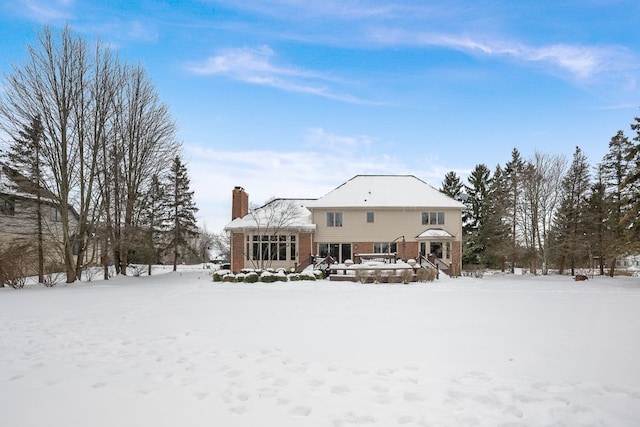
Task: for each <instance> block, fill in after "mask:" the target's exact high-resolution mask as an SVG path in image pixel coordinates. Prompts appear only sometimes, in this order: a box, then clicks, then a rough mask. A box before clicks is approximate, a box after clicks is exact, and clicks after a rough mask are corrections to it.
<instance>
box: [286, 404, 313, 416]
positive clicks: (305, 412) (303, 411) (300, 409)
mask: <svg viewBox="0 0 640 427" xmlns="http://www.w3.org/2000/svg"><path fill="white" fill-rule="evenodd" d="M289 413H290V414H291V415H298V416H301V417H307V416H309V414H311V408H309V407H308V406H296V407H294V408H291V410H290V411H289Z"/></svg>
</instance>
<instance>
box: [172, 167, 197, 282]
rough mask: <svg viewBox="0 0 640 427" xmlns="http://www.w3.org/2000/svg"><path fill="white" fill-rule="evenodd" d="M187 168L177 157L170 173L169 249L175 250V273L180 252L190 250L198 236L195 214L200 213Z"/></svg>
mask: <svg viewBox="0 0 640 427" xmlns="http://www.w3.org/2000/svg"><path fill="white" fill-rule="evenodd" d="M189 184H190V181H189V176H188V175H187V168H186V166H185V165H184V164H183V163H182V159H180V156H176V157H175V158H174V160H173V164H172V165H171V169H170V171H169V179H168V182H167V193H168V198H169V205H168V209H169V218H168V230H167V235H168V239H169V240H168V245H167V248H168V249H172V250H173V271H176V268H177V264H178V257H180V252H179V251H180V250H183V251H184V250H188V249H189V245H188V243H189V242H188V239H189V238H190V237H196V236H197V235H198V231H197V226H196V218H195V213H196V212H197V211H198V208H197V207H196V205H195V203H194V201H193V191H190V189H189Z"/></svg>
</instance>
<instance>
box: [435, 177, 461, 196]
mask: <svg viewBox="0 0 640 427" xmlns="http://www.w3.org/2000/svg"><path fill="white" fill-rule="evenodd" d="M462 187H463V184H462V181H461V180H460V177H459V176H458V175H457V174H456V173H455V172H454V171H451V172H447V174H446V175H445V176H444V180H443V181H442V188H441V189H440V192H441V193H443V194H446V195H447V196H449V197H451V198H453V199H456V200H458V201H459V200H461V196H462Z"/></svg>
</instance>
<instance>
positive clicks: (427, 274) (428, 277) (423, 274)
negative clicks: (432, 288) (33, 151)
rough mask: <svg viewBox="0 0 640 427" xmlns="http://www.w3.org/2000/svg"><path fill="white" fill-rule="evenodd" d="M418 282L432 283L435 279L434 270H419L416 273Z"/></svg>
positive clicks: (428, 268)
mask: <svg viewBox="0 0 640 427" xmlns="http://www.w3.org/2000/svg"><path fill="white" fill-rule="evenodd" d="M416 276H417V279H418V281H419V282H433V281H434V280H435V278H436V270H435V269H434V268H430V267H427V268H420V269H418V271H417V273H416Z"/></svg>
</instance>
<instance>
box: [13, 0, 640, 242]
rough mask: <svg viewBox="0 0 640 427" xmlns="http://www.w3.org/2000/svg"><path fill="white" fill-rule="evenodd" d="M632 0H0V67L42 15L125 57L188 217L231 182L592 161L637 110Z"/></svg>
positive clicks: (221, 199) (317, 182) (277, 184)
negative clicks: (191, 205)
mask: <svg viewBox="0 0 640 427" xmlns="http://www.w3.org/2000/svg"><path fill="white" fill-rule="evenodd" d="M638 16H640V3H639V2H637V1H635V0H633V1H631V0H630V1H625V0H620V1H616V0H576V1H563V0H557V1H553V2H551V1H550V2H542V1H500V0H494V1H491V0H487V1H473V0H449V1H446V2H444V1H410V0H398V1H394V0H371V1H356V0H354V1H349V0H343V1H333V0H327V1H307V0H265V1H254V0H243V1H235V0H201V1H177V0H172V1H168V0H167V1H144V0H143V1H132V0H113V1H108V2H102V1H100V2H98V1H95V2H91V1H81V0H9V1H4V0H2V1H1V2H0V40H1V42H0V71H2V72H4V73H6V72H8V71H10V64H20V62H21V61H22V60H23V59H24V58H25V56H26V46H27V44H28V43H31V42H33V41H34V40H35V37H36V32H37V31H39V30H40V29H41V28H42V25H43V24H49V25H51V26H52V27H53V28H54V29H57V28H61V27H62V26H63V25H64V24H65V23H69V24H70V25H71V27H72V29H73V30H74V31H75V32H76V33H78V34H80V35H82V36H83V37H85V38H87V39H89V40H95V39H97V38H100V39H101V40H102V41H104V42H107V43H108V44H109V45H110V46H112V47H113V49H114V50H116V51H117V52H118V54H119V56H120V57H121V58H122V59H123V60H126V61H127V62H134V63H135V62H140V63H141V64H142V65H144V66H145V68H146V69H147V70H148V72H149V74H150V76H151V78H152V79H153V81H154V82H155V84H156V88H157V91H158V92H159V94H160V95H161V97H162V99H163V101H164V102H166V103H167V104H168V105H169V106H170V108H171V112H172V114H173V116H174V118H175V120H176V122H177V125H178V128H179V133H178V138H179V139H180V140H181V141H182V142H183V145H184V156H185V159H186V160H187V162H188V165H189V172H190V175H191V180H192V187H193V189H194V190H195V191H196V202H197V204H198V206H199V207H200V212H199V220H200V221H201V224H206V227H207V229H208V230H210V231H215V232H217V231H220V230H221V229H222V227H223V226H224V225H225V224H226V223H227V222H228V220H229V219H230V199H231V189H232V188H233V187H234V186H236V185H240V186H243V187H244V188H245V189H246V190H247V192H248V193H249V194H250V197H251V202H253V203H256V204H259V203H262V202H264V201H265V200H266V199H267V198H269V197H272V196H278V197H319V196H322V195H324V194H325V193H327V192H328V191H330V190H331V189H333V188H334V187H336V186H338V185H340V184H341V183H343V182H344V181H346V180H348V179H349V178H351V177H352V176H354V175H356V174H387V173H394V174H414V175H416V176H418V177H419V178H422V179H424V180H425V181H427V182H429V183H430V184H432V185H434V186H435V187H439V186H440V183H441V182H442V179H443V177H444V174H445V173H446V172H448V171H451V170H454V171H456V172H457V173H458V174H459V175H460V176H462V177H463V178H466V175H467V173H468V172H469V171H470V170H471V169H472V168H473V167H474V166H475V165H476V164H478V163H485V164H486V165H487V166H489V168H490V169H493V168H494V167H495V165H496V164H498V163H500V164H504V163H505V162H507V161H508V160H509V158H510V155H511V150H512V148H513V147H518V149H519V150H520V151H521V153H522V154H523V156H524V157H525V158H526V157H529V156H531V155H533V153H534V151H535V150H539V151H542V152H545V153H552V154H564V155H566V156H567V157H568V158H570V157H571V155H572V153H573V151H574V149H575V146H576V145H577V146H580V147H581V148H582V149H583V151H584V152H585V153H586V154H587V156H588V157H589V160H590V161H591V163H592V164H595V163H597V162H599V161H600V160H601V158H602V156H603V155H604V154H605V153H606V151H607V148H608V143H609V140H610V139H611V137H612V136H613V135H615V133H616V132H617V131H618V130H619V129H622V130H624V131H625V132H626V133H627V134H628V135H631V134H630V132H629V131H628V129H629V124H630V123H631V122H632V121H633V118H634V117H635V116H637V115H640V112H639V110H638V108H639V107H640V87H639V86H638V85H639V82H638V81H637V79H638V76H640V74H639V72H640V27H639V26H638Z"/></svg>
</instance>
